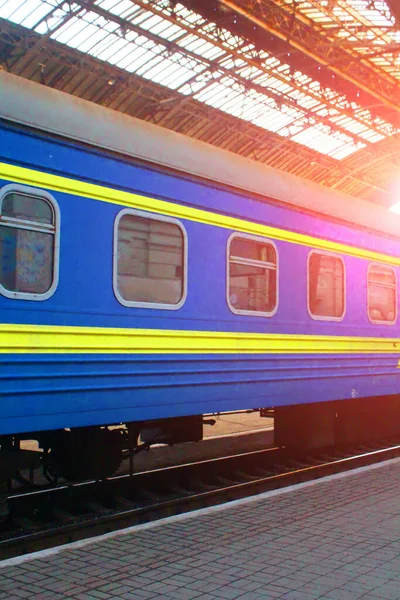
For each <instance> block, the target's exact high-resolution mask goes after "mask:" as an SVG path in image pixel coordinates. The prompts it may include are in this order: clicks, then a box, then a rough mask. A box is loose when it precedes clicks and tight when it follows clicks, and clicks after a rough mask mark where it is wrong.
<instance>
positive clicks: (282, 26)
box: [0, 0, 400, 206]
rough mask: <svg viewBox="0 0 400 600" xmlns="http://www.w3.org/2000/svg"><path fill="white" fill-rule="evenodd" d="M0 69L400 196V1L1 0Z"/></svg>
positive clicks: (342, 187) (343, 185) (362, 188)
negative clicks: (399, 4) (399, 173)
mask: <svg viewBox="0 0 400 600" xmlns="http://www.w3.org/2000/svg"><path fill="white" fill-rule="evenodd" d="M0 65H1V66H2V68H3V69H5V70H7V71H10V72H12V73H16V74H18V75H21V76H23V77H27V78H29V79H33V80H37V81H40V82H42V83H44V84H45V85H48V86H51V87H55V88H58V89H61V90H63V91H66V92H68V93H71V94H75V95H77V96H80V97H83V98H86V99H88V100H91V101H93V102H97V103H99V104H103V105H105V106H108V107H110V108H114V109H115V110H118V111H121V112H126V113H128V114H130V115H133V116H136V117H139V118H142V119H145V120H147V121H152V122H154V123H156V124H159V125H161V126H163V127H167V128H169V129H173V130H175V131H178V132H180V133H184V134H186V135H188V136H191V137H194V138H197V139H201V140H203V141H206V142H208V143H210V144H214V145H216V146H220V147H223V148H225V149H227V150H230V151H232V152H235V153H238V154H241V155H244V156H246V157H248V158H252V159H254V160H257V161H260V162H263V163H266V164H268V165H271V166H274V167H277V168H280V169H283V170H285V171H288V172H291V173H295V174H296V175H299V176H301V177H305V178H307V179H310V180H312V181H315V182H318V183H321V184H323V185H326V186H328V187H331V188H334V189H336V190H339V191H343V192H346V193H348V194H352V195H355V196H360V197H363V198H366V199H369V200H371V201H374V202H378V203H380V204H383V205H386V206H390V205H392V204H394V203H395V202H396V201H397V200H399V199H400V178H399V175H398V171H399V164H400V152H399V150H400V136H399V134H400V9H399V8H398V4H397V0H392V1H390V2H389V1H388V0H387V1H386V2H385V1H383V0H274V1H272V0H182V1H180V2H178V1H177V0H0ZM396 188H398V192H397V191H396ZM396 194H397V196H398V197H397V196H396Z"/></svg>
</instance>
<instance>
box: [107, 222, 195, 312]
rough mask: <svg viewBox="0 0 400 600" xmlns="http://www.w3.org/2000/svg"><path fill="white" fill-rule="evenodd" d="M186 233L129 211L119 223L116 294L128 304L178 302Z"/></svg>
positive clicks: (181, 285) (181, 281) (175, 303)
mask: <svg viewBox="0 0 400 600" xmlns="http://www.w3.org/2000/svg"><path fill="white" fill-rule="evenodd" d="M184 248H185V243H184V236H183V232H182V229H181V227H180V226H179V225H177V224H175V223H171V222H169V221H166V220H161V219H160V220H158V219H154V218H146V217H142V216H138V215H137V214H131V213H127V214H125V215H123V216H122V217H121V218H120V220H119V223H118V233H117V264H116V271H117V273H116V277H117V293H118V294H119V295H120V297H121V299H122V300H123V301H124V302H126V303H128V304H129V305H130V304H131V303H132V305H135V304H138V303H139V304H142V303H149V304H163V305H177V304H179V302H180V301H181V300H182V298H183V295H184V260H185V259H184Z"/></svg>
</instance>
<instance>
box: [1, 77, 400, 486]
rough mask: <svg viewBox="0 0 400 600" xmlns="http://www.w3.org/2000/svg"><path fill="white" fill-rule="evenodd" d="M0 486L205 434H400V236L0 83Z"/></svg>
mask: <svg viewBox="0 0 400 600" xmlns="http://www.w3.org/2000/svg"><path fill="white" fill-rule="evenodd" d="M0 155H1V156H0V314H1V319H0V352H1V361H0V381H1V391H0V483H1V482H4V481H8V480H9V479H10V478H11V477H13V476H14V475H15V473H16V472H18V471H20V470H21V469H22V468H24V467H26V466H27V465H28V464H30V461H31V460H32V451H29V450H27V449H26V448H25V446H24V441H25V440H34V441H36V442H37V444H38V448H40V450H41V452H40V453H36V454H37V455H38V456H39V459H40V460H39V462H40V463H43V464H45V467H46V469H47V472H48V473H53V474H55V476H57V477H63V478H65V479H68V480H77V479H84V478H88V477H106V476H108V475H110V474H112V473H113V472H115V470H116V469H117V468H118V466H119V464H120V462H121V460H122V459H123V458H124V457H126V456H128V455H129V456H132V453H134V452H136V451H137V450H138V448H139V445H140V444H143V443H145V444H147V446H150V445H151V444H154V443H167V444H175V443H182V442H191V441H199V440H201V439H202V436H203V427H204V422H205V421H207V415H208V416H209V415H213V414H220V413H223V412H230V411H243V410H257V411H260V414H261V415H265V414H268V411H270V410H271V409H272V410H273V413H274V419H275V425H274V434H275V443H276V444H277V445H280V446H287V447H302V448H315V447H322V446H329V445H331V444H337V443H341V442H343V443H345V442H352V441H356V440H368V439H371V438H372V437H374V436H377V435H380V434H388V435H396V434H397V433H398V431H399V407H400V403H399V398H400V369H399V368H400V336H399V317H398V276H399V271H400V218H399V217H398V216H397V215H395V214H393V213H390V212H389V211H388V210H387V209H386V208H383V207H381V206H378V205H375V204H372V203H370V202H368V201H366V200H362V199H359V198H353V197H350V196H345V195H342V194H339V193H338V192H336V191H335V190H332V189H328V188H327V187H322V186H320V185H317V184H314V183H312V182H307V181H305V180H303V179H301V178H299V177H296V176H292V175H289V174H288V173H285V172H281V171H278V170H276V169H273V168H271V167H268V166H266V165H263V164H260V163H257V162H255V161H252V160H249V159H247V158H244V157H241V156H238V155H235V154H233V153H231V152H228V151H225V150H223V149H220V148H216V147H212V146H210V145H209V144H206V143H204V142H201V141H198V140H194V139H189V138H187V137H185V136H183V135H181V134H178V133H176V132H173V131H170V130H167V129H164V128H161V127H159V126H157V125H154V124H152V123H149V122H145V121H142V120H139V119H135V118H133V117H130V116H128V115H126V114H122V113H119V112H116V111H113V110H111V109H109V108H106V107H102V106H100V105H97V104H93V103H91V102H88V101H85V100H83V99H80V98H77V97H74V96H72V95H68V94H66V93H63V92H61V91H58V90H55V89H52V88H48V87H46V86H45V85H42V84H39V83H35V82H32V81H28V80H26V79H23V78H21V77H18V76H16V75H12V74H9V73H6V72H0Z"/></svg>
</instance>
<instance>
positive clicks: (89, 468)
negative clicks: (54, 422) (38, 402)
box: [48, 427, 125, 481]
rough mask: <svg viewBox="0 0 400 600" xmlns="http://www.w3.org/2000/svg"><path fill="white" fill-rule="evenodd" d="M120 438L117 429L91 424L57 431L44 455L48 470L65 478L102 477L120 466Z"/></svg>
mask: <svg viewBox="0 0 400 600" xmlns="http://www.w3.org/2000/svg"><path fill="white" fill-rule="evenodd" d="M124 441H125V438H124V434H123V431H122V430H120V429H114V430H109V429H101V428H92V427H91V428H82V429H73V430H71V431H65V430H64V431H60V432H57V435H56V436H54V438H53V439H52V441H51V452H50V454H49V455H48V458H49V461H50V467H51V470H52V471H53V473H55V474H56V475H57V476H58V477H63V478H64V479H66V480H68V481H81V480H84V479H104V478H105V477H109V476H110V475H112V474H113V473H115V471H116V470H117V469H118V467H119V466H120V464H121V461H122V450H123V447H124Z"/></svg>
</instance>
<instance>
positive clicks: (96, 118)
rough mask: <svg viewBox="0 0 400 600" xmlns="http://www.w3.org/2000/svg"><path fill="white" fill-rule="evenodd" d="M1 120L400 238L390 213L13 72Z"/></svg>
mask: <svg viewBox="0 0 400 600" xmlns="http://www.w3.org/2000/svg"><path fill="white" fill-rule="evenodd" d="M0 118H2V119H6V120H8V121H12V122H15V123H20V124H22V125H24V126H28V127H31V128H34V129H39V130H42V131H45V132H48V133H51V134H54V135H57V136H62V137H63V138H69V139H72V140H74V141H78V142H83V143H85V144H89V145H92V146H95V147H100V148H103V149H105V150H110V151H112V152H116V153H118V154H122V155H124V156H127V157H132V158H135V159H139V160H140V161H142V162H145V163H147V164H151V165H156V166H158V167H160V166H161V167H162V168H164V169H169V170H173V171H178V172H180V173H183V174H185V175H191V176H194V177H196V178H201V179H203V180H207V181H211V182H213V183H217V184H219V185H223V186H225V187H229V188H231V189H232V188H233V189H236V190H240V191H241V192H242V193H243V192H244V193H246V192H248V193H250V194H256V195H257V196H261V197H265V198H271V199H273V200H275V201H278V202H280V203H283V204H286V205H291V206H292V207H296V208H297V209H300V210H305V211H311V212H314V213H319V214H323V215H327V216H329V217H331V218H334V219H340V220H342V221H346V222H349V223H351V224H356V225H358V226H362V227H367V228H369V229H372V230H375V231H379V232H381V233H386V234H389V235H394V236H396V237H398V236H399V232H400V217H399V216H398V215H395V214H394V213H391V212H389V210H388V209H386V208H382V207H381V206H378V205H376V204H372V203H371V202H368V201H366V200H362V199H361V198H356V197H354V196H348V195H343V194H340V193H338V192H336V191H335V190H330V189H329V188H326V187H323V186H321V185H318V184H315V183H312V182H309V181H306V180H304V179H301V178H300V177H297V176H295V175H291V174H289V173H285V172H284V171H279V170H277V169H274V168H272V167H269V166H267V165H263V164H261V163H257V162H255V161H252V160H250V159H247V158H244V157H241V156H238V155H236V154H233V153H232V152H228V151H226V150H222V149H220V148H216V147H214V146H211V145H210V144H207V143H205V142H200V141H198V140H194V139H192V138H188V137H186V136H184V135H182V134H179V133H176V132H174V131H170V130H168V129H165V128H162V127H159V126H157V125H154V124H152V123H148V122H146V121H142V120H140V119H136V118H134V117H130V116H128V115H125V114H123V113H120V112H117V111H114V110H112V109H109V108H105V107H103V106H99V105H98V104H94V103H92V102H88V101H86V100H83V99H81V98H77V97H76V96H72V95H70V94H66V93H64V92H60V91H58V90H55V89H52V88H48V87H46V86H44V85H41V84H38V83H34V82H32V81H29V80H27V79H23V78H21V77H18V76H16V75H11V74H9V73H5V72H0ZM227 208H229V207H227Z"/></svg>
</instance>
